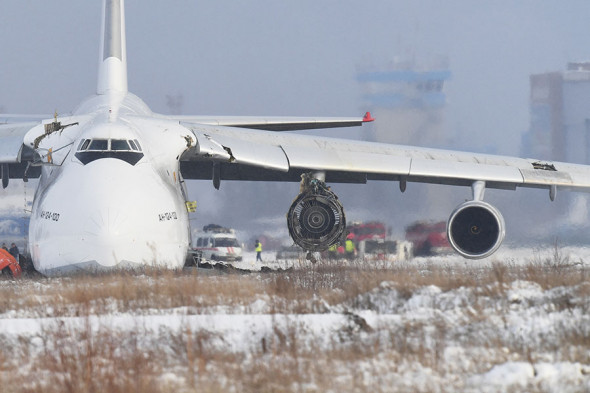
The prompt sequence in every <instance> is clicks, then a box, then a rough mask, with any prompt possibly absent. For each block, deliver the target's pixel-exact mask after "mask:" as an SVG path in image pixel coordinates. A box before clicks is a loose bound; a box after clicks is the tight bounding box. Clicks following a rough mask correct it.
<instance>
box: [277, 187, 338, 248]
mask: <svg viewBox="0 0 590 393" xmlns="http://www.w3.org/2000/svg"><path fill="white" fill-rule="evenodd" d="M287 226H288V228H289V234H290V235H291V238H292V239H293V241H294V242H295V243H296V244H297V245H299V246H300V247H301V248H303V249H304V250H306V251H324V250H327V249H328V248H329V247H330V246H331V245H333V244H336V243H337V242H339V241H340V240H341V239H342V237H343V235H344V231H345V229H346V218H345V217H344V208H343V207H342V204H341V203H340V201H339V200H338V197H337V196H336V194H334V193H333V192H332V191H330V190H329V189H328V188H327V187H326V188H316V189H315V190H314V191H313V192H312V191H311V190H309V191H306V192H303V193H301V194H299V195H298V196H297V198H295V200H294V201H293V204H292V205H291V208H290V209H289V212H288V213H287Z"/></svg>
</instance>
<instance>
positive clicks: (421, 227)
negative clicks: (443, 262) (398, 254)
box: [406, 221, 451, 256]
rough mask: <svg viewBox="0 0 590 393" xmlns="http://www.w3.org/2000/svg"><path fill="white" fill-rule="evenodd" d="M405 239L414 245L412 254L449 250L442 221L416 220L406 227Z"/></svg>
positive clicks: (435, 253)
mask: <svg viewBox="0 0 590 393" xmlns="http://www.w3.org/2000/svg"><path fill="white" fill-rule="evenodd" d="M406 240H407V241H409V242H411V243H412V244H413V245H414V255H416V256H429V255H438V254H445V253H448V252H451V245H450V244H449V241H448V240H447V224H446V223H445V222H444V221H439V222H431V221H417V222H415V223H413V224H411V225H410V226H408V227H407V228H406Z"/></svg>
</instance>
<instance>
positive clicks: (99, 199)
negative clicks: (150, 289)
mask: <svg viewBox="0 0 590 393" xmlns="http://www.w3.org/2000/svg"><path fill="white" fill-rule="evenodd" d="M78 171H79V172H82V173H76V172H78ZM69 194H70V195H71V194H74V195H75V197H71V198H67V201H68V203H67V204H64V202H63V201H64V200H66V198H63V196H66V195H69ZM58 196H61V198H60V197H58ZM38 210H43V211H50V212H53V211H56V212H57V213H58V214H59V220H58V221H52V220H41V222H40V223H39V225H36V226H33V223H32V225H31V227H32V229H34V230H36V231H37V233H36V235H35V236H33V235H32V236H31V238H34V243H33V249H32V251H33V259H34V260H35V259H37V261H38V262H36V263H37V265H39V266H37V265H36V267H37V268H38V270H41V271H42V272H43V270H45V272H46V273H48V272H49V271H50V270H52V269H58V268H59V269H62V270H63V269H65V268H68V269H73V270H76V269H85V270H101V269H109V268H115V267H141V266H156V267H159V266H161V267H172V268H174V267H182V265H183V263H184V258H185V255H186V250H187V247H188V242H189V235H188V234H189V230H188V216H187V213H186V209H185V207H184V199H183V198H182V195H180V194H179V192H178V191H177V189H176V188H175V187H174V186H173V185H172V184H169V183H167V182H166V181H165V180H164V179H162V177H161V176H160V175H158V174H157V173H155V172H154V171H153V170H151V168H150V167H149V166H148V165H144V167H143V168H142V167H140V166H131V165H129V164H128V163H126V162H123V161H121V160H116V159H101V160H96V161H94V162H91V163H90V164H88V165H86V166H83V167H82V166H76V167H75V168H73V169H71V170H70V171H69V173H64V175H63V176H62V177H61V178H60V179H58V180H56V181H55V182H54V184H53V185H52V190H51V192H50V193H46V196H45V198H44V199H43V200H42V201H41V202H40V204H39V208H38ZM35 246H36V247H37V250H35ZM35 253H37V258H35Z"/></svg>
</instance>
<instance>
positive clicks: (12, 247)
mask: <svg viewBox="0 0 590 393" xmlns="http://www.w3.org/2000/svg"><path fill="white" fill-rule="evenodd" d="M2 249H3V250H6V251H8V253H9V254H10V255H12V256H13V257H14V259H16V261H17V262H18V255H19V254H20V251H19V249H18V247H17V246H16V244H15V243H12V244H11V245H10V249H9V248H7V247H6V243H2Z"/></svg>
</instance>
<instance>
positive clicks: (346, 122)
mask: <svg viewBox="0 0 590 393" xmlns="http://www.w3.org/2000/svg"><path fill="white" fill-rule="evenodd" d="M159 117H161V118H165V119H168V120H177V121H179V122H181V123H190V124H203V125H212V126H224V127H238V128H250V129H256V130H267V131H294V130H311V129H318V128H335V127H356V126H360V125H362V124H363V123H367V122H371V121H373V120H374V119H373V118H372V117H371V114H370V113H369V112H367V113H365V115H364V117H279V116H267V117H256V116H165V115H159Z"/></svg>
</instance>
